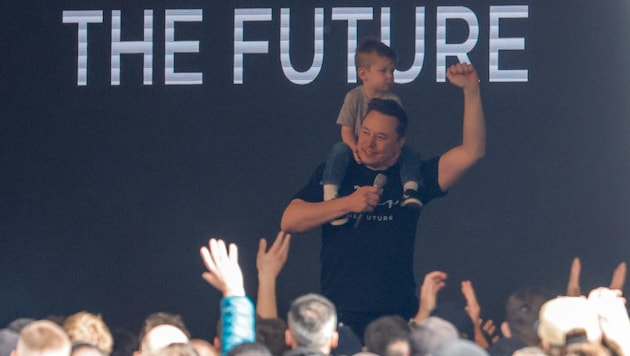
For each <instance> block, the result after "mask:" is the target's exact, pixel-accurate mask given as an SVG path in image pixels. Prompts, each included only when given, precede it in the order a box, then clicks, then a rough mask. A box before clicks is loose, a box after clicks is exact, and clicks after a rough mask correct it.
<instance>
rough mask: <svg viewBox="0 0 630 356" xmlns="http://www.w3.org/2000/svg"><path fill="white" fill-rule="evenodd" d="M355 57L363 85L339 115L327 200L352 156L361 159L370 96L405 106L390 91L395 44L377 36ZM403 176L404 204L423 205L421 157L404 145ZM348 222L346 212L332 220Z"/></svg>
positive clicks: (326, 174)
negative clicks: (359, 148) (338, 137)
mask: <svg viewBox="0 0 630 356" xmlns="http://www.w3.org/2000/svg"><path fill="white" fill-rule="evenodd" d="M354 61H355V66H356V68H357V74H358V76H359V79H361V82H362V85H359V86H357V87H356V88H354V89H352V90H351V91H349V92H348V93H347V94H346V98H345V100H344V103H343V106H342V107H341V111H340V112H339V117H338V118H337V123H338V124H339V125H341V139H342V140H343V142H339V143H337V144H335V145H334V146H333V149H332V150H331V152H330V153H329V155H328V158H327V160H326V166H325V168H324V174H323V177H322V185H323V188H324V200H325V201H326V200H331V199H335V198H336V197H337V193H338V192H337V190H338V189H339V185H340V184H341V182H342V181H343V178H344V176H345V175H346V167H347V166H348V163H349V161H350V158H351V157H352V158H354V160H355V161H357V163H361V158H360V157H359V154H358V151H357V136H358V135H359V132H360V131H361V125H362V122H363V118H364V117H365V115H366V111H367V107H368V103H369V102H370V100H371V99H373V98H379V99H391V100H395V101H396V102H397V103H398V104H400V105H401V106H402V103H401V102H400V98H399V97H398V95H396V94H394V93H392V92H391V91H390V90H391V88H392V86H393V85H394V69H395V67H396V54H395V53H394V51H393V50H392V49H391V48H389V47H388V46H387V45H385V44H384V43H382V42H380V41H378V40H376V39H367V40H365V41H364V42H363V43H361V44H360V45H359V46H358V47H357V49H356V53H355V56H354ZM400 178H401V181H402V182H403V191H404V195H403V202H402V203H401V206H406V207H410V208H416V209H420V208H422V202H421V201H420V199H419V195H418V189H419V188H421V187H422V183H423V181H422V176H421V174H420V157H419V156H418V155H417V154H415V153H414V152H413V150H412V149H411V148H409V147H408V146H403V148H402V151H401V154H400ZM346 222H348V217H347V216H344V217H341V218H339V219H336V220H333V221H332V222H331V224H332V225H343V224H345V223H346Z"/></svg>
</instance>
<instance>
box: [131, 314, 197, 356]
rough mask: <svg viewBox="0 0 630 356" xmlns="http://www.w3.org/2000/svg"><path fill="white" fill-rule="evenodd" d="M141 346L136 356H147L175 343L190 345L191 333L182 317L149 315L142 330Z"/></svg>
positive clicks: (135, 353) (175, 315) (140, 336)
mask: <svg viewBox="0 0 630 356" xmlns="http://www.w3.org/2000/svg"><path fill="white" fill-rule="evenodd" d="M138 339H139V340H140V345H139V349H138V351H136V352H134V355H135V356H143V355H144V356H146V355H149V354H152V353H155V352H158V351H159V350H160V349H163V348H165V347H166V346H168V345H170V344H174V343H188V341H189V339H190V332H189V331H188V329H187V328H186V326H185V325H184V321H183V320H182V317H181V316H179V315H177V314H170V313H165V312H158V313H153V314H151V315H149V316H148V317H147V318H146V319H145V320H144V324H143V326H142V329H141V330H140V335H139V337H138Z"/></svg>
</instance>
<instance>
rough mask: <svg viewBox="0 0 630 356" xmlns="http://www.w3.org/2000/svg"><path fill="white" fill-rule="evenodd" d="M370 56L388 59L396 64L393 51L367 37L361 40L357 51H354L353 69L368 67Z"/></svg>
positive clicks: (374, 39)
mask: <svg viewBox="0 0 630 356" xmlns="http://www.w3.org/2000/svg"><path fill="white" fill-rule="evenodd" d="M372 55H377V56H379V57H385V58H389V59H391V60H392V62H396V53H394V51H393V50H392V49H391V48H389V46H388V45H386V44H385V43H383V42H381V41H379V40H377V39H376V38H374V37H367V38H365V39H363V41H362V42H361V44H359V46H358V47H357V50H356V51H355V54H354V65H355V67H356V68H357V69H358V68H361V67H364V68H367V67H369V66H370V59H371V57H372Z"/></svg>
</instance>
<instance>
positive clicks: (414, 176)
mask: <svg viewBox="0 0 630 356" xmlns="http://www.w3.org/2000/svg"><path fill="white" fill-rule="evenodd" d="M399 160H400V180H401V181H402V183H403V192H404V200H403V203H402V206H414V207H422V202H421V201H420V196H419V194H418V191H419V190H420V189H422V187H424V180H423V179H422V171H421V169H420V168H421V165H422V160H421V159H420V155H419V154H417V153H416V152H415V151H414V150H413V149H412V148H411V147H409V146H406V145H405V146H403V148H402V150H401V152H400V158H399Z"/></svg>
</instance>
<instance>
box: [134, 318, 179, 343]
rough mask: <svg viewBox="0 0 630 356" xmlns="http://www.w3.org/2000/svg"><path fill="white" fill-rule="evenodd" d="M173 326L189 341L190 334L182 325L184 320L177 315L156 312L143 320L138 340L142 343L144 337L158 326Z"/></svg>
mask: <svg viewBox="0 0 630 356" xmlns="http://www.w3.org/2000/svg"><path fill="white" fill-rule="evenodd" d="M163 324H167V325H173V326H174V327H176V328H178V329H180V330H181V331H182V332H183V333H184V335H186V337H188V338H189V339H190V332H189V331H188V329H187V328H186V325H185V324H184V320H183V319H182V317H181V316H180V315H178V314H171V313H166V312H158V313H153V314H151V315H149V316H148V317H147V318H146V319H144V324H143V325H142V329H141V330H140V334H139V335H138V340H139V341H140V342H142V339H143V338H144V336H145V335H146V334H147V333H148V332H149V331H151V329H153V328H155V327H156V326H159V325H163Z"/></svg>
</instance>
